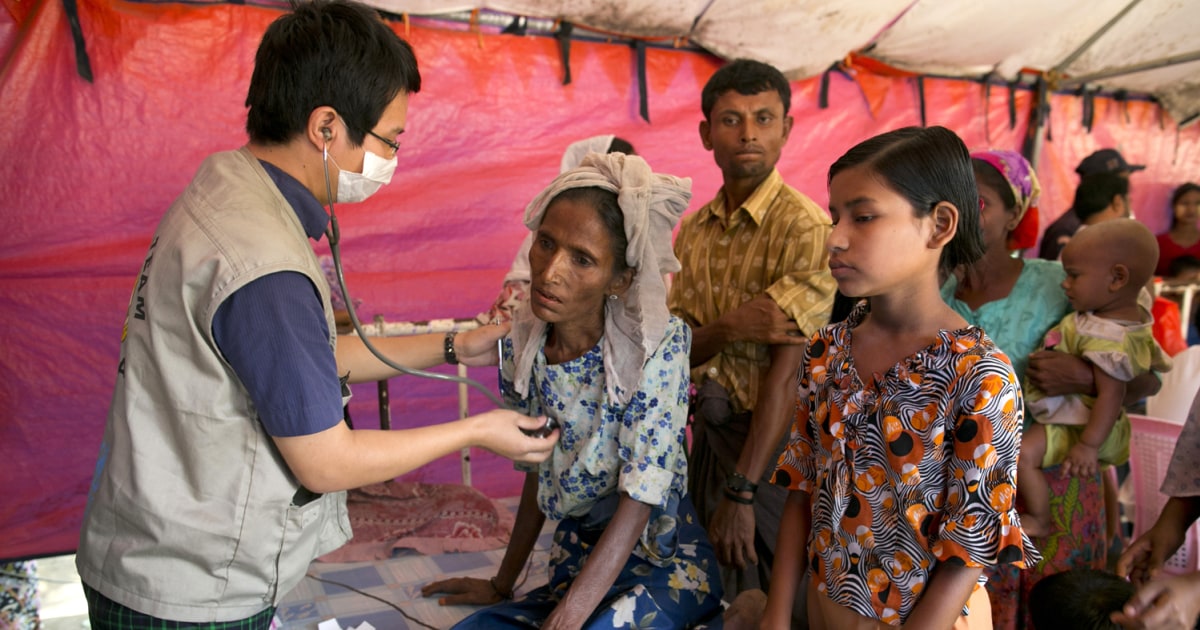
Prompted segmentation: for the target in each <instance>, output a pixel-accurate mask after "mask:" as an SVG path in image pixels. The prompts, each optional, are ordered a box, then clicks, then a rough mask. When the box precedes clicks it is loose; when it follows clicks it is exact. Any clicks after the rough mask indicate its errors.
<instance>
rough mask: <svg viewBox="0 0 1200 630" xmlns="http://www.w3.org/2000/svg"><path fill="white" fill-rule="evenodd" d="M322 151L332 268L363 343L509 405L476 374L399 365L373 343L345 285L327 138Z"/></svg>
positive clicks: (390, 363)
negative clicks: (400, 361)
mask: <svg viewBox="0 0 1200 630" xmlns="http://www.w3.org/2000/svg"><path fill="white" fill-rule="evenodd" d="M327 140H328V138H327ZM321 153H322V157H323V160H324V167H325V168H324V171H325V197H326V199H327V200H328V202H327V203H328V205H329V227H328V228H326V229H325V237H326V239H327V240H328V241H329V251H330V253H331V254H333V268H334V272H335V273H336V274H337V281H338V286H339V287H340V288H341V290H342V297H343V298H344V300H345V302H346V311H347V312H348V313H349V314H350V322H351V323H352V324H354V332H355V333H357V334H358V338H359V339H361V340H362V343H363V345H364V346H366V347H367V350H368V351H370V352H371V354H373V355H375V358H377V359H379V360H380V361H382V362H383V364H384V365H386V366H388V367H390V368H392V369H394V370H397V371H399V372H400V373H401V374H407V375H409V376H419V377H421V378H429V379H433V380H436V381H449V382H452V383H461V384H463V385H468V386H470V387H474V388H475V389H477V390H479V391H481V392H483V393H484V395H485V396H487V397H488V399H489V400H491V401H492V402H493V403H495V404H496V406H497V407H501V408H504V407H506V405H505V404H504V401H502V400H500V398H499V397H498V396H496V394H494V393H492V390H490V389H488V388H487V387H486V386H485V385H484V384H483V383H480V382H479V381H477V380H475V379H473V378H469V377H466V376H459V375H457V374H439V373H437V372H429V371H426V370H419V369H416V368H410V367H405V366H403V365H400V364H399V363H396V362H395V361H392V360H391V359H389V358H388V357H386V356H385V355H384V354H383V353H382V352H380V351H379V349H378V348H376V347H375V344H373V343H371V341H370V338H369V337H367V334H366V332H364V331H363V327H362V323H361V322H359V320H358V313H357V312H355V309H354V300H352V299H351V298H350V291H349V290H348V289H347V288H346V275H345V273H343V272H342V251H341V240H342V233H341V230H340V229H339V228H338V220H337V215H336V214H334V211H333V184H332V183H331V182H330V181H329V143H328V142H326V143H325V144H324V148H323V149H322V151H321ZM498 345H499V346H500V348H501V350H503V339H502V340H500V342H499V343H498ZM499 356H503V352H501V354H500V355H499Z"/></svg>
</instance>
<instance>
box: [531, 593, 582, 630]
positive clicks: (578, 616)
mask: <svg viewBox="0 0 1200 630" xmlns="http://www.w3.org/2000/svg"><path fill="white" fill-rule="evenodd" d="M591 614H592V611H590V610H574V609H573V608H572V607H571V606H570V604H568V603H567V600H563V601H561V602H559V603H558V605H557V606H555V607H554V610H553V611H551V612H550V616H549V617H546V621H545V622H543V623H542V626H541V627H542V630H577V629H578V628H582V627H583V624H584V622H586V621H587V620H588V617H590V616H591Z"/></svg>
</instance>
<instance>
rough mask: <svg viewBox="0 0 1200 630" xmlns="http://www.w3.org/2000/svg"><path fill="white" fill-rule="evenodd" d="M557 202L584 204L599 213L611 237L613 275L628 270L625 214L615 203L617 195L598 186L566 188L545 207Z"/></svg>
mask: <svg viewBox="0 0 1200 630" xmlns="http://www.w3.org/2000/svg"><path fill="white" fill-rule="evenodd" d="M559 200H562V201H574V202H576V203H584V204H587V205H589V206H591V207H593V208H595V209H596V211H597V212H599V213H600V220H601V221H603V222H604V227H606V228H608V235H609V236H611V237H612V254H613V273H616V274H619V273H623V272H624V271H625V270H626V269H628V268H629V265H627V264H625V250H626V249H628V247H629V240H628V239H627V238H626V237H625V213H624V212H621V206H620V204H618V203H617V193H615V192H613V191H611V190H605V189H603V188H600V187H598V186H587V187H583V188H568V189H566V190H564V191H562V192H560V193H558V194H557V195H554V198H553V199H551V200H550V203H548V204H546V207H547V208H549V207H550V206H552V205H554V204H555V202H557V201H559Z"/></svg>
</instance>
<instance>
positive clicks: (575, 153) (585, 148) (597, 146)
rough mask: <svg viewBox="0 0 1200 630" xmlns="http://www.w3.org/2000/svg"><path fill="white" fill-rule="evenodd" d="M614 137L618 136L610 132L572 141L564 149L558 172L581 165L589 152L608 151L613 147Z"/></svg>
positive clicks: (564, 171)
mask: <svg viewBox="0 0 1200 630" xmlns="http://www.w3.org/2000/svg"><path fill="white" fill-rule="evenodd" d="M613 138H616V136H614V135H612V134H611V133H610V134H605V135H602V136H592V137H591V138H584V139H583V140H577V141H575V142H572V143H571V144H570V146H568V147H567V150H566V151H563V156H562V162H561V163H559V165H558V172H559V173H566V172H567V171H569V170H571V169H573V168H575V167H576V166H579V163H580V162H582V161H583V158H584V156H586V155H587V154H589V153H608V150H609V148H611V147H612V141H613Z"/></svg>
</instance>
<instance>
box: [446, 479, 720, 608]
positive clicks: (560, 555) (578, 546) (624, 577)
mask: <svg viewBox="0 0 1200 630" xmlns="http://www.w3.org/2000/svg"><path fill="white" fill-rule="evenodd" d="M679 507H680V509H679V520H678V522H679V523H680V526H679V544H678V547H677V551H676V553H675V557H674V558H673V559H672V560H671V561H669V562H668V563H667V565H666V566H657V565H655V564H653V563H651V562H650V561H649V560H647V559H646V557H645V555H644V552H643V551H642V548H641V545H638V546H637V547H635V548H634V551H633V553H632V554H631V555H630V556H629V560H628V561H627V562H626V563H625V566H624V567H623V568H622V569H621V573H620V575H618V576H617V579H616V581H614V582H613V585H612V588H610V589H609V590H608V592H607V593H606V594H605V595H604V598H603V599H602V600H601V601H600V605H599V606H597V607H596V610H595V611H594V612H593V613H592V616H591V617H590V618H588V620H587V623H586V624H584V626H583V627H584V628H590V629H599V628H629V627H636V628H642V629H648V628H664V629H665V628H690V627H692V626H695V625H697V624H699V623H702V622H704V621H708V620H711V619H712V618H714V617H716V616H717V615H719V614H720V612H721V595H722V591H721V580H720V573H719V571H718V569H717V558H716V556H715V555H714V553H713V549H712V545H711V544H709V542H708V536H707V534H706V533H705V532H704V529H703V528H702V527H700V524H699V522H698V521H697V518H696V511H695V509H694V508H693V507H692V504H691V501H690V500H688V499H684V500H683V501H682V502H681V503H680V506H679ZM601 533H603V530H602V529H584V528H583V527H582V526H581V522H580V521H579V520H577V519H572V518H568V519H564V520H563V521H562V522H560V523H559V525H558V529H557V530H555V532H554V546H553V548H551V550H550V582H549V583H548V584H547V585H546V586H543V587H541V588H539V589H536V590H534V591H532V592H530V593H529V595H527V596H526V597H524V598H522V599H520V600H518V601H513V602H505V603H502V604H497V605H495V606H491V607H488V608H485V609H483V610H481V611H479V612H477V613H475V614H473V615H471V616H470V617H467V618H466V619H464V620H462V621H461V622H459V623H458V624H457V625H455V626H454V627H455V628H538V627H541V625H542V622H543V621H544V620H545V619H546V618H547V617H549V616H550V613H551V612H553V611H554V607H555V606H557V605H558V602H559V601H560V600H561V599H562V598H563V597H564V596H565V595H566V594H567V589H568V588H569V587H570V586H571V582H572V581H573V580H574V579H575V577H576V576H578V575H579V573H580V571H582V570H583V564H584V562H586V561H587V558H588V555H589V554H590V553H591V551H592V549H593V548H594V547H595V545H596V542H597V541H598V540H599V539H600V534H601Z"/></svg>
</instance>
